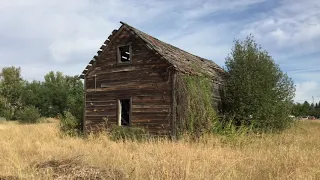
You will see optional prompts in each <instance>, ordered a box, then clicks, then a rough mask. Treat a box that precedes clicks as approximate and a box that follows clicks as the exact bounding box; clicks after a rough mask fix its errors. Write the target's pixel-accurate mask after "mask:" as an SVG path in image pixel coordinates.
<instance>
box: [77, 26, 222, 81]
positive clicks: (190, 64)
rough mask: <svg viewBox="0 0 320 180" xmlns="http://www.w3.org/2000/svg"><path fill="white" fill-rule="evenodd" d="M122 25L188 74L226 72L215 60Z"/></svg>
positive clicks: (110, 38)
mask: <svg viewBox="0 0 320 180" xmlns="http://www.w3.org/2000/svg"><path fill="white" fill-rule="evenodd" d="M120 23H121V24H122V26H121V27H120V28H119V30H120V29H121V28H123V27H124V28H127V29H128V30H130V31H131V32H132V33H134V34H135V35H136V36H138V37H139V38H141V39H142V40H143V41H144V42H145V43H146V46H147V47H148V48H149V49H152V50H154V51H156V52H157V53H158V54H159V55H160V56H161V57H163V58H164V59H165V60H167V61H168V62H169V63H170V64H171V65H172V66H173V67H174V68H175V69H176V70H177V71H179V72H183V73H187V74H203V73H204V74H206V75H209V76H210V77H215V76H216V75H217V73H222V74H225V71H224V70H223V69H222V68H221V67H220V66H218V65H217V64H216V63H214V62H213V61H210V60H207V59H204V58H201V57H199V56H196V55H193V54H190V53H188V52H186V51H184V50H182V49H179V48H177V47H175V46H172V45H170V44H168V43H165V42H163V41H160V40H159V39H157V38H155V37H152V36H150V35H148V34H146V33H144V32H142V31H140V30H138V29H136V28H134V27H132V26H130V25H128V24H126V23H124V22H120ZM117 31H118V30H114V31H113V32H112V34H111V35H110V36H109V37H108V39H107V40H106V41H105V45H102V46H101V48H100V51H98V55H100V54H101V52H102V51H103V50H105V49H106V47H107V46H108V43H109V42H110V41H111V40H112V38H116V37H115V36H114V35H115V34H116V32H117ZM97 59H98V56H95V57H94V58H93V60H91V61H90V63H89V65H88V66H87V67H86V68H85V70H84V71H83V72H82V75H81V76H80V78H83V77H84V75H85V74H86V73H87V72H88V70H89V69H90V68H91V67H92V64H93V63H94V62H95V61H96V60H97Z"/></svg>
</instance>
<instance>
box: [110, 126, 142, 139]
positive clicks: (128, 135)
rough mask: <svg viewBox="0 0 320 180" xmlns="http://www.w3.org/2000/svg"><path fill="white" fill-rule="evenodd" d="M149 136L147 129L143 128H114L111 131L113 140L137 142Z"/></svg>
mask: <svg viewBox="0 0 320 180" xmlns="http://www.w3.org/2000/svg"><path fill="white" fill-rule="evenodd" d="M147 136H148V134H147V132H146V130H145V129H143V128H141V127H123V126H116V125H114V126H112V127H111V129H110V137H111V139H112V140H115V141H118V140H131V141H134V140H137V141H142V140H145V139H146V138H147Z"/></svg>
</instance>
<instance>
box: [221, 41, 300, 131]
mask: <svg viewBox="0 0 320 180" xmlns="http://www.w3.org/2000/svg"><path fill="white" fill-rule="evenodd" d="M226 71H227V72H228V73H229V75H230V76H229V77H228V78H227V81H226V86H225V90H226V97H225V100H226V103H227V104H226V105H227V106H226V112H227V114H228V115H232V117H234V121H235V122H237V123H238V124H240V123H242V124H247V125H248V124H250V125H253V126H254V127H255V128H256V129H257V130H262V131H265V130H281V129H284V128H286V127H287V126H288V125H289V124H290V122H291V121H292V120H291V119H290V118H288V116H289V114H290V113H291V110H292V104H293V97H294V92H295V87H294V84H293V81H292V79H290V78H289V77H288V76H287V74H285V73H283V72H282V71H281V69H280V68H279V66H278V65H277V64H276V63H275V62H274V60H273V59H272V57H271V56H270V55H269V54H268V53H267V52H266V51H265V50H262V48H261V46H259V45H258V44H257V43H256V42H255V41H254V39H253V37H252V36H248V37H247V38H246V39H245V40H244V41H239V40H236V41H235V44H234V47H233V49H232V52H231V54H230V55H229V56H228V57H227V58H226Z"/></svg>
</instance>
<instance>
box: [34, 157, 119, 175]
mask: <svg viewBox="0 0 320 180" xmlns="http://www.w3.org/2000/svg"><path fill="white" fill-rule="evenodd" d="M34 167H35V168H36V170H37V171H38V172H39V173H40V174H41V172H51V173H50V175H52V178H53V179H125V176H124V173H123V172H121V171H117V170H112V169H100V168H97V167H92V166H88V165H85V164H83V163H82V162H81V161H80V160H79V159H78V158H70V159H65V160H50V161H47V162H43V163H39V164H36V165H34Z"/></svg>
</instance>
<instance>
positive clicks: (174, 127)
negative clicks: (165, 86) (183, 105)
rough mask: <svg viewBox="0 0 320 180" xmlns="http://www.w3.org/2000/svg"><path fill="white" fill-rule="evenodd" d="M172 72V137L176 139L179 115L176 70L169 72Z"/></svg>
mask: <svg viewBox="0 0 320 180" xmlns="http://www.w3.org/2000/svg"><path fill="white" fill-rule="evenodd" d="M169 72H172V73H173V74H172V79H171V88H172V91H171V92H172V101H171V123H172V126H171V128H172V132H171V137H173V138H175V137H176V136H177V113H176V106H177V102H176V91H175V88H176V72H175V71H174V70H172V71H169Z"/></svg>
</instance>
